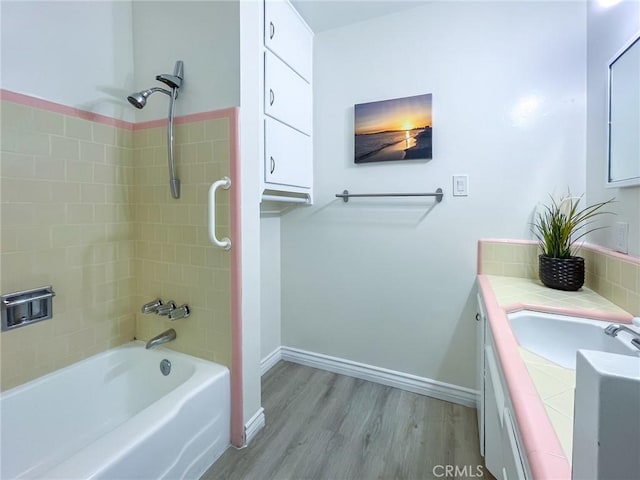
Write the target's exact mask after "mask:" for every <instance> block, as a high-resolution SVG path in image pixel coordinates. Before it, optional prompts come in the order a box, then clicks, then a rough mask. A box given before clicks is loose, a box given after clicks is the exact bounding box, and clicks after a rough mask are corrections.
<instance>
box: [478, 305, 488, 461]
mask: <svg viewBox="0 0 640 480" xmlns="http://www.w3.org/2000/svg"><path fill="white" fill-rule="evenodd" d="M477 301H478V313H476V346H477V348H476V388H477V389H478V392H479V394H478V403H477V409H476V410H477V417H478V433H479V434H480V455H482V456H484V395H485V392H484V336H485V329H486V323H487V314H486V313H485V312H486V310H485V308H484V302H483V301H482V296H481V295H480V294H479V293H478V294H477Z"/></svg>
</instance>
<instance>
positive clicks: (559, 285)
mask: <svg viewBox="0 0 640 480" xmlns="http://www.w3.org/2000/svg"><path fill="white" fill-rule="evenodd" d="M538 260H539V262H538V265H539V273H540V281H542V283H543V284H544V285H545V286H547V287H549V288H555V289H556V290H565V291H569V292H575V291H576V290H579V289H580V288H581V287H582V285H584V258H582V257H569V258H553V257H547V256H545V255H539V256H538Z"/></svg>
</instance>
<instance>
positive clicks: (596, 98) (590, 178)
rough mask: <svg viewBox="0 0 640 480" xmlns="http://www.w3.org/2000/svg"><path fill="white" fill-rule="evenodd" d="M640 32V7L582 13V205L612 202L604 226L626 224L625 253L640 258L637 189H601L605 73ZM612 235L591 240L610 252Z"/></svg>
mask: <svg viewBox="0 0 640 480" xmlns="http://www.w3.org/2000/svg"><path fill="white" fill-rule="evenodd" d="M638 31H640V2H638V1H637V0H627V1H624V2H621V3H618V4H616V5H613V6H611V7H609V8H607V7H603V6H602V5H601V3H600V2H597V1H593V0H592V1H590V2H589V7H588V14H587V200H588V202H589V203H595V202H599V201H604V200H607V199H609V198H611V197H615V198H616V203H615V204H613V205H612V206H611V207H608V210H611V211H613V212H615V213H616V215H615V216H608V218H607V219H606V222H605V223H606V224H608V225H610V226H612V225H613V224H614V223H615V222H627V223H629V253H630V254H631V255H635V256H640V187H629V188H605V181H606V162H607V121H608V119H607V72H608V65H609V61H610V60H611V58H612V57H613V56H614V55H615V54H616V53H617V52H618V51H619V50H620V49H621V48H622V46H623V45H625V44H626V43H627V42H628V41H629V40H630V39H631V38H632V37H633V36H634V35H635V34H637V33H638ZM614 234H615V230H614V229H613V228H609V229H606V230H600V231H598V232H595V233H594V234H592V235H591V240H592V241H593V242H595V243H598V244H599V245H603V246H605V247H609V248H613V247H614V245H615V243H614Z"/></svg>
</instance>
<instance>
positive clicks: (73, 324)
mask: <svg viewBox="0 0 640 480" xmlns="http://www.w3.org/2000/svg"><path fill="white" fill-rule="evenodd" d="M12 105H13V104H11V103H10V102H2V108H1V110H2V112H3V115H6V114H7V113H10V114H11V115H12V116H14V115H17V117H15V118H14V119H13V120H12V121H11V124H10V125H7V124H5V123H3V124H2V130H1V136H2V140H3V141H2V143H1V145H0V150H1V152H0V153H1V155H2V168H1V169H0V176H1V177H2V179H1V182H2V213H3V215H2V229H1V230H2V244H0V249H1V250H0V290H1V291H2V292H3V293H5V292H12V291H18V290H23V289H28V288H34V287H38V286H42V285H48V284H51V285H53V288H54V290H55V291H56V297H55V298H54V301H53V319H51V320H48V321H45V322H40V323H37V324H33V325H29V326H26V327H23V328H19V329H16V330H11V331H8V332H2V333H1V334H0V345H1V359H2V366H1V368H2V371H1V372H0V373H1V377H2V380H1V385H0V387H1V388H2V389H3V390H4V389H7V388H10V387H13V386H16V385H19V384H21V383H24V382H26V381H28V380H31V379H33V378H36V377H38V376H40V375H43V374H45V373H48V372H50V371H52V370H54V369H56V368H60V367H62V366H65V365H67V364H69V363H71V362H74V361H77V360H81V359H82V358H86V357H87V356H90V355H92V354H94V353H97V352H99V351H101V349H104V348H108V347H109V346H114V345H117V344H120V343H123V342H126V341H129V340H131V339H132V338H133V335H134V328H135V325H134V321H135V320H134V318H133V315H132V303H131V300H130V299H131V293H132V292H131V291H129V292H125V291H123V290H122V289H120V290H118V285H119V283H118V282H121V283H122V285H123V286H125V287H126V286H129V287H130V285H131V283H132V282H131V274H132V272H131V269H130V267H129V260H128V255H129V251H130V248H129V245H128V243H129V242H130V238H131V237H132V233H131V232H128V231H127V230H126V229H125V230H122V228H120V227H119V226H118V227H114V226H113V225H114V224H108V223H107V224H96V223H95V221H96V215H95V208H96V206H98V207H100V208H103V207H104V208H109V209H111V210H112V211H113V212H115V213H113V214H111V215H108V214H106V213H105V212H104V210H99V213H100V215H101V216H102V218H104V217H108V218H109V219H119V217H121V216H122V215H123V214H122V213H121V212H122V211H126V210H127V209H128V208H129V207H128V205H121V204H118V203H113V204H111V205H109V206H108V207H107V206H106V205H105V204H104V202H105V199H106V193H105V190H104V189H105V185H104V184H97V183H94V182H95V179H94V170H93V165H94V164H103V163H105V162H104V157H105V155H104V149H105V145H104V143H100V144H98V143H94V141H93V134H94V133H95V131H97V132H98V135H102V136H103V138H102V139H103V140H105V141H106V140H108V139H109V138H111V134H114V138H115V133H114V132H115V129H114V128H113V127H105V128H101V127H102V126H98V127H96V128H95V129H94V126H95V124H92V123H91V122H87V121H85V120H79V119H75V118H65V117H64V116H62V115H59V114H56V113H52V112H48V111H44V110H39V109H35V108H31V107H23V106H12ZM17 129H21V130H17ZM80 138H82V139H83V140H80V141H79V140H78V139H80ZM127 138H129V139H130V138H131V135H130V134H129V135H123V136H122V139H123V141H126V139H127ZM5 139H8V140H9V141H7V142H5V141H4V140H5ZM28 141H31V142H33V144H32V145H25V143H26V142H28ZM45 144H46V147H45ZM121 147H122V146H121ZM13 150H16V151H19V152H22V153H21V154H16V153H14V152H13ZM116 151H117V152H118V153H119V152H127V151H129V150H127V149H125V148H119V149H116ZM25 152H27V153H28V154H25ZM123 157H126V155H123ZM114 161H116V162H118V161H120V160H119V159H118V158H115V159H114ZM122 161H123V162H125V161H130V159H128V158H123V159H122ZM111 168H112V170H113V168H114V167H111ZM129 168H132V167H129ZM113 178H114V180H113V182H112V183H111V185H112V186H113V187H117V186H118V177H117V176H116V175H113ZM118 188H123V189H127V188H128V187H126V186H124V185H123V186H122V187H118ZM115 225H119V224H115ZM111 231H115V232H122V231H124V232H127V233H126V235H128V236H129V237H128V238H127V237H126V236H125V237H118V236H115V237H112V238H108V237H107V232H111ZM119 257H123V258H119ZM123 264H124V265H123ZM116 296H117V299H116ZM123 310H124V311H125V313H126V315H125V314H123ZM100 322H101V323H100ZM8 366H11V370H9V369H8Z"/></svg>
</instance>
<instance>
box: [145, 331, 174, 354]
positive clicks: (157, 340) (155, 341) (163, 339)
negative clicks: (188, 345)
mask: <svg viewBox="0 0 640 480" xmlns="http://www.w3.org/2000/svg"><path fill="white" fill-rule="evenodd" d="M176 337H177V335H176V331H175V330H174V329H173V328H170V329H169V330H167V331H165V332H162V333H161V334H159V335H156V336H155V337H153V338H152V339H151V340H149V341H148V342H147V345H146V347H145V348H146V349H147V350H148V349H150V348H153V347H157V346H158V345H162V344H163V343H168V342H171V341H172V340H175V339H176Z"/></svg>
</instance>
